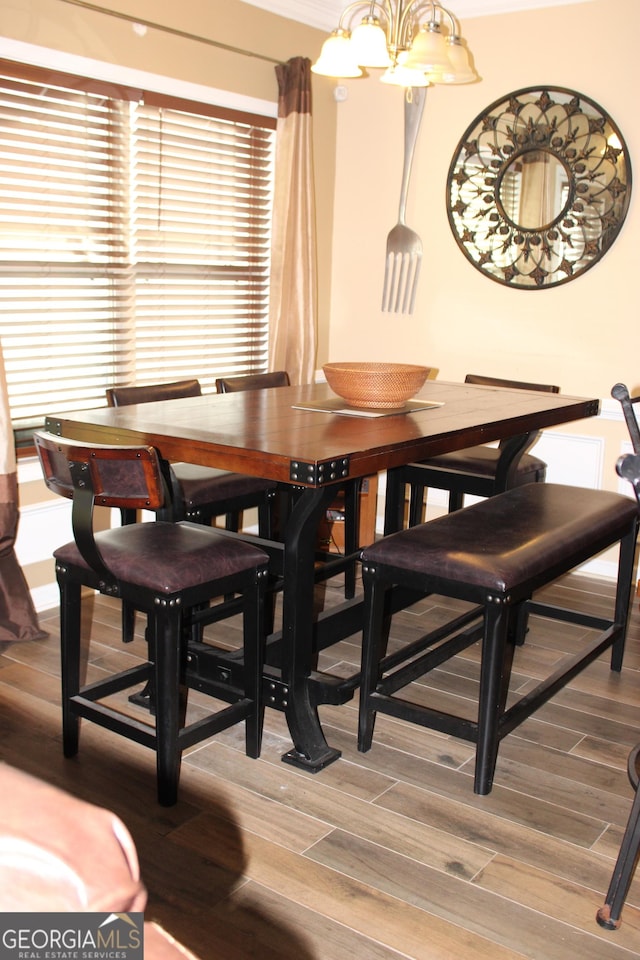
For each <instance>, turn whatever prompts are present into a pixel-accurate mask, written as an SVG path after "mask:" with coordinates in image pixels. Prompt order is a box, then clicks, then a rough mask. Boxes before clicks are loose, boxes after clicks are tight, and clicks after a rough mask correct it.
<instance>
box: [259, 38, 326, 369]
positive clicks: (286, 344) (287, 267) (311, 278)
mask: <svg viewBox="0 0 640 960" xmlns="http://www.w3.org/2000/svg"><path fill="white" fill-rule="evenodd" d="M275 69H276V76H277V80H278V91H279V97H278V122H277V127H276V171H275V185H274V205H273V226H272V250H271V290H270V317H269V330H270V347H271V349H270V364H269V366H270V368H271V369H272V370H286V371H287V372H288V374H289V378H290V380H291V383H293V384H299V383H311V382H312V381H313V379H314V374H315V366H316V349H317V265H316V212H315V192H314V181H313V145H312V129H311V61H310V60H309V59H307V58H304V57H294V58H293V59H291V60H289V62H288V63H286V64H278V66H277V67H276V68H275Z"/></svg>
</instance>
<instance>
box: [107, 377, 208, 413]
mask: <svg viewBox="0 0 640 960" xmlns="http://www.w3.org/2000/svg"><path fill="white" fill-rule="evenodd" d="M201 396H202V388H201V386H200V381H199V380H175V381H174V382H173V383H151V384H146V385H143V386H140V387H109V389H108V390H107V404H108V405H109V406H110V407H127V406H129V405H130V404H132V403H153V402H154V401H155V400H179V399H181V398H182V397H201Z"/></svg>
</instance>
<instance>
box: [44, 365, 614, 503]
mask: <svg viewBox="0 0 640 960" xmlns="http://www.w3.org/2000/svg"><path fill="white" fill-rule="evenodd" d="M330 399H335V394H333V393H332V391H331V390H330V388H329V387H328V386H327V385H326V384H309V385H307V386H302V387H278V388H277V389H270V390H257V391H249V392H243V393H228V394H220V395H218V394H209V395H205V396H202V397H190V398H185V399H181V400H165V401H162V402H160V403H145V404H137V405H135V406H126V407H115V408H103V409H95V410H86V411H79V412H73V413H65V414H62V415H59V416H56V415H55V414H52V415H51V416H50V417H48V418H47V428H48V429H49V430H51V431H52V432H54V433H58V434H59V435H62V436H66V437H69V438H72V439H77V440H85V441H93V442H97V443H119V444H131V443H145V444H150V445H153V446H155V447H157V448H158V450H159V451H160V453H161V455H162V456H163V457H165V458H166V459H168V460H171V461H174V462H175V461H178V460H187V461H189V462H191V463H200V464H203V465H207V466H214V467H220V468H223V469H225V470H234V471H237V472H238V473H244V474H249V475H253V476H260V477H265V478H266V479H270V480H275V481H280V482H284V483H296V484H302V485H305V486H311V487H315V486H321V485H322V484H324V483H330V482H335V481H336V480H338V479H341V478H345V477H361V476H367V475H369V474H374V473H378V472H379V471H381V470H385V469H387V468H389V467H397V466H402V465H403V464H406V463H411V462H413V461H415V460H424V459H426V458H428V457H431V456H434V455H435V454H439V453H446V452H448V451H451V450H459V449H463V448H464V447H468V446H472V445H474V444H477V443H488V442H491V441H493V440H499V439H502V438H504V437H508V436H514V435H517V434H520V433H525V432H527V431H529V430H539V429H543V428H545V427H551V426H554V425H556V424H561V423H567V422H570V421H575V420H581V419H583V418H586V417H593V416H596V415H597V413H598V411H599V401H598V400H596V399H588V398H580V397H569V396H563V395H562V394H552V393H541V392H537V391H528V390H506V389H504V388H496V387H486V386H477V385H474V384H462V383H447V382H444V381H436V380H434V381H428V382H427V384H426V385H425V386H424V388H423V389H422V390H421V391H420V393H419V394H418V396H417V398H416V399H422V400H429V401H435V402H437V403H441V404H442V406H438V407H434V408H432V409H428V410H423V411H419V412H411V413H403V414H396V415H393V416H384V417H379V418H362V417H354V416H344V415H341V414H336V413H322V412H319V411H317V410H311V411H310V410H300V409H297V408H296V407H295V406H294V405H295V404H299V403H309V402H319V401H320V402H324V401H327V400H330Z"/></svg>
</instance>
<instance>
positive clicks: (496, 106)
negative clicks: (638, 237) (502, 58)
mask: <svg viewBox="0 0 640 960" xmlns="http://www.w3.org/2000/svg"><path fill="white" fill-rule="evenodd" d="M614 137H615V138H617V142H616V141H614V142H613V143H612V139H613V138H614ZM618 144H619V146H618ZM531 151H538V152H539V153H547V154H550V155H551V156H552V157H554V158H555V159H556V160H557V161H559V163H560V164H561V167H562V168H563V171H564V172H566V175H567V179H566V182H564V183H563V184H562V190H563V198H564V199H563V200H562V202H560V203H558V205H557V209H559V208H560V207H561V209H559V212H558V213H557V215H555V216H554V217H553V218H552V219H551V220H549V222H547V223H544V224H540V226H539V227H535V228H530V227H529V228H525V227H523V226H522V225H520V224H518V223H517V222H516V221H515V219H511V217H510V215H509V213H508V212H507V210H506V209H505V206H504V205H503V203H502V201H501V197H500V190H501V187H502V185H503V181H504V177H505V174H506V173H507V171H508V168H509V167H510V166H511V165H512V164H515V162H516V161H517V159H518V158H523V157H524V156H525V155H526V154H527V153H529V152H531ZM512 170H513V168H512ZM630 198H631V163H630V159H629V151H628V149H627V147H626V144H625V142H624V139H623V137H622V134H621V133H620V130H619V129H618V127H617V126H616V124H615V123H614V122H613V120H612V119H611V117H610V116H609V115H608V114H607V113H606V112H605V111H604V110H603V109H602V107H600V106H599V105H598V104H597V103H595V101H593V100H591V99H590V98H589V97H586V96H584V95H583V94H580V93H577V92H576V91H574V90H569V89H567V88H566V87H552V86H538V87H524V88H522V89H521V90H516V91H515V92H514V93H510V94H508V95H507V96H506V97H501V98H500V99H499V100H495V101H494V102H493V103H492V104H490V106H488V107H487V108H486V109H485V110H483V111H482V113H480V114H478V116H477V117H476V118H475V120H474V121H473V123H471V124H470V125H469V126H468V127H467V129H466V130H465V132H464V134H463V135H462V137H461V139H460V142H459V143H458V146H457V147H456V150H455V152H454V155H453V159H452V161H451V164H450V166H449V172H448V174H447V215H448V218H449V224H450V226H451V230H452V231H453V235H454V237H455V238H456V241H457V243H458V246H459V247H460V249H461V250H462V252H463V253H464V255H465V257H466V258H467V259H468V260H469V261H470V262H471V263H472V264H473V266H474V267H476V268H477V269H478V270H480V272H481V273H482V274H484V275H485V276H487V277H489V278H490V279H491V280H495V281H496V282H497V283H502V284H504V285H506V286H509V287H515V288H517V289H521V290H541V289H548V288H550V287H554V286H558V285H559V284H562V283H568V282H569V280H575V279H576V277H578V276H581V275H582V274H583V273H584V272H585V271H586V270H588V269H590V268H591V267H593V266H594V265H595V264H596V263H598V261H599V260H601V259H602V257H603V256H604V254H605V253H606V252H607V250H609V248H610V247H611V245H612V244H613V242H614V240H615V238H616V237H617V235H618V233H619V232H620V229H621V227H622V224H623V223H624V219H625V217H626V214H627V210H628V208H629V202H630Z"/></svg>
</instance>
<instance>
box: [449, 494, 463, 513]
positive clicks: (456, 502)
mask: <svg viewBox="0 0 640 960" xmlns="http://www.w3.org/2000/svg"><path fill="white" fill-rule="evenodd" d="M463 504H464V493H461V492H460V490H450V491H449V513H454V512H455V511H456V510H462V506H463Z"/></svg>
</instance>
